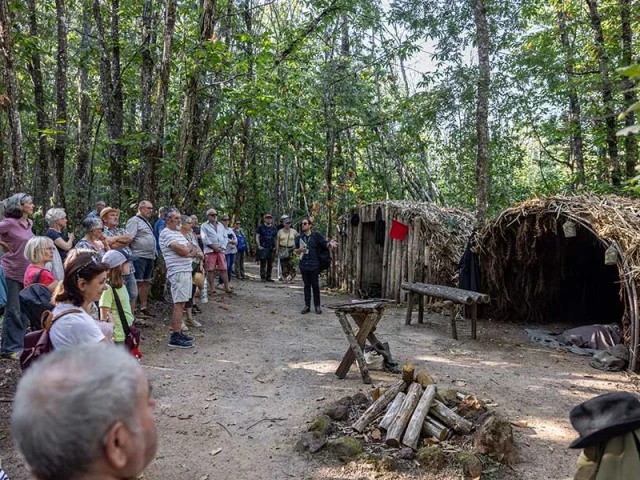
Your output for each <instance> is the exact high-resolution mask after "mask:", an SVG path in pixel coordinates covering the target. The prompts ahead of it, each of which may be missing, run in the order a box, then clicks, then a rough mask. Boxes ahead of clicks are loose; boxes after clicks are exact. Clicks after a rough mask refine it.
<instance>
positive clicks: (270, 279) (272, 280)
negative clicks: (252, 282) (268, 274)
mask: <svg viewBox="0 0 640 480" xmlns="http://www.w3.org/2000/svg"><path fill="white" fill-rule="evenodd" d="M266 281H267V282H270V283H272V282H275V280H274V279H273V278H267V279H266Z"/></svg>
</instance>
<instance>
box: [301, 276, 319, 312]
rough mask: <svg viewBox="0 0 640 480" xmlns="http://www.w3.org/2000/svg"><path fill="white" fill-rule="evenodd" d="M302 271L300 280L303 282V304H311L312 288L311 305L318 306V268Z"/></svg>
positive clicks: (307, 305)
mask: <svg viewBox="0 0 640 480" xmlns="http://www.w3.org/2000/svg"><path fill="white" fill-rule="evenodd" d="M301 273H302V281H303V283H304V305H305V306H306V307H309V306H310V305H311V290H313V305H314V306H315V307H319V306H320V270H318V269H317V268H316V269H315V270H304V271H301Z"/></svg>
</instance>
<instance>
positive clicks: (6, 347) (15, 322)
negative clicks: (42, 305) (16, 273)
mask: <svg viewBox="0 0 640 480" xmlns="http://www.w3.org/2000/svg"><path fill="white" fill-rule="evenodd" d="M6 281H7V304H6V305H5V306H4V321H3V322H2V342H1V346H0V353H2V354H12V353H18V352H20V350H22V348H23V347H24V336H25V335H26V333H27V325H23V323H22V318H21V317H20V291H21V290H22V289H23V288H24V285H23V284H22V283H20V282H17V281H15V280H11V279H9V278H7V279H6Z"/></svg>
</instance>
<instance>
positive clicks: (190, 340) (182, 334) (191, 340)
mask: <svg viewBox="0 0 640 480" xmlns="http://www.w3.org/2000/svg"><path fill="white" fill-rule="evenodd" d="M180 338H184V339H185V340H186V341H187V342H191V343H193V338H191V337H190V336H189V335H185V334H184V333H182V332H181V333H180Z"/></svg>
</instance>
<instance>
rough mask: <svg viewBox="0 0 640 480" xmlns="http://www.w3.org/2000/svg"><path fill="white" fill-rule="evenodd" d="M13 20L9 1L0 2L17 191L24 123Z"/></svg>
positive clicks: (20, 182)
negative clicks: (14, 46) (21, 116)
mask: <svg viewBox="0 0 640 480" xmlns="http://www.w3.org/2000/svg"><path fill="white" fill-rule="evenodd" d="M12 25H13V24H12V19H11V16H10V12H9V0H0V49H1V50H2V56H3V59H4V72H5V84H6V87H7V93H6V96H5V98H4V99H3V101H2V103H3V104H4V105H5V106H6V107H7V110H8V113H9V127H10V133H9V135H10V142H11V183H12V185H13V187H14V189H15V190H18V191H19V190H22V188H23V187H24V185H25V183H26V182H25V179H24V178H23V171H24V166H23V163H24V158H23V155H22V121H21V119H20V105H19V103H20V95H19V92H18V75H17V72H16V63H15V56H14V52H13V35H12V34H11V29H12V28H13V27H12Z"/></svg>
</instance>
